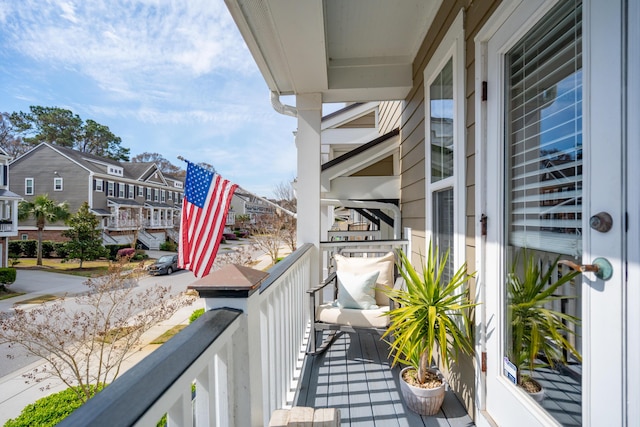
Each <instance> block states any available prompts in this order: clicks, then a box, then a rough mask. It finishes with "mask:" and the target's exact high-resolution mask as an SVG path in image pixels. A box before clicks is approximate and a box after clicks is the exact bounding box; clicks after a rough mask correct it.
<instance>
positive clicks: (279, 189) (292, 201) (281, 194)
mask: <svg viewBox="0 0 640 427" xmlns="http://www.w3.org/2000/svg"><path fill="white" fill-rule="evenodd" d="M273 194H274V195H275V196H276V199H277V200H278V201H277V203H278V205H280V206H282V207H283V208H284V209H286V210H287V211H289V212H297V208H298V205H297V199H296V193H295V190H294V188H293V181H290V182H282V183H280V184H278V185H277V186H276V188H275V190H274V191H273ZM282 214H283V215H284V217H283V218H282V227H283V230H282V239H283V240H284V241H285V243H286V244H287V245H288V246H289V248H291V251H292V252H293V251H295V250H296V246H297V243H298V236H297V228H298V220H297V219H296V217H295V216H292V215H290V214H288V213H286V212H283V213H282Z"/></svg>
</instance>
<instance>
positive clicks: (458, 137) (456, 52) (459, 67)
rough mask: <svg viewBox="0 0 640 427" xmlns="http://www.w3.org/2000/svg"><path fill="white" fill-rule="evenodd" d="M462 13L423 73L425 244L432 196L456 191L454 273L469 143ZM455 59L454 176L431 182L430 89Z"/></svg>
mask: <svg viewBox="0 0 640 427" xmlns="http://www.w3.org/2000/svg"><path fill="white" fill-rule="evenodd" d="M463 16H464V15H463V12H462V11H461V12H460V13H458V16H457V17H456V19H455V20H454V21H453V23H452V25H451V27H449V30H448V31H447V34H446V35H445V36H444V38H443V39H442V42H441V43H440V45H439V46H438V48H437V49H436V51H435V53H434V55H433V56H432V57H431V60H430V61H429V64H427V66H426V68H425V70H424V99H425V102H424V105H425V107H424V109H425V183H426V184H425V185H426V188H425V203H426V206H425V220H426V227H425V230H426V241H427V243H428V242H429V241H431V240H432V239H433V229H432V224H433V213H432V203H433V194H434V193H435V192H437V191H439V190H443V189H447V188H453V197H454V206H453V211H454V214H455V218H454V221H453V230H454V231H453V233H454V248H453V250H452V251H451V253H452V254H453V259H454V263H455V265H454V271H455V269H457V268H458V267H459V266H460V265H462V264H463V263H464V262H465V257H466V254H465V252H466V251H465V245H466V237H465V228H466V214H467V213H466V209H465V206H466V203H465V197H466V180H465V176H466V174H465V170H466V167H465V163H466V144H465V137H464V136H465V124H466V123H465V114H464V112H465V110H464V106H465V94H464V88H465V85H464V84H465V72H464V71H465V62H464V46H465V43H464V27H463ZM450 59H453V61H452V65H453V100H454V101H453V102H454V128H453V141H454V149H453V176H451V177H448V178H445V179H441V180H440V181H437V182H433V183H432V182H431V146H430V144H429V141H428V135H430V126H431V119H430V114H431V111H430V108H429V107H430V106H429V86H430V85H431V83H432V82H433V80H434V79H435V78H436V77H437V76H438V75H439V74H440V72H441V71H442V69H443V68H444V66H445V65H446V64H447V62H448V61H449V60H450Z"/></svg>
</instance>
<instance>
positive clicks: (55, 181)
mask: <svg viewBox="0 0 640 427" xmlns="http://www.w3.org/2000/svg"><path fill="white" fill-rule="evenodd" d="M58 181H60V188H59V189H58V188H56V187H57V184H56V183H57V182H58ZM63 190H64V184H63V180H62V177H59V176H56V177H55V178H53V191H63Z"/></svg>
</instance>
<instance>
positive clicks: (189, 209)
mask: <svg viewBox="0 0 640 427" xmlns="http://www.w3.org/2000/svg"><path fill="white" fill-rule="evenodd" d="M187 165H188V166H187V179H186V183H185V188H184V200H183V201H182V218H181V219H180V245H179V249H178V264H179V266H180V267H182V268H186V269H189V270H191V271H193V273H194V274H195V275H196V277H203V276H206V275H207V274H209V271H211V267H212V266H213V261H214V260H215V259H216V254H217V253H218V247H219V246H220V237H221V236H222V232H223V231H224V226H225V223H226V220H227V212H228V211H229V204H230V203H231V198H232V197H233V192H234V191H235V190H236V188H237V187H238V186H237V185H236V184H232V183H231V182H229V181H227V180H226V179H223V178H222V177H221V176H220V175H218V174H217V173H214V172H211V171H209V170H207V169H204V168H202V167H200V166H198V165H196V164H194V163H191V162H187Z"/></svg>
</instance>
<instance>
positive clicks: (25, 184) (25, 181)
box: [24, 178, 36, 196]
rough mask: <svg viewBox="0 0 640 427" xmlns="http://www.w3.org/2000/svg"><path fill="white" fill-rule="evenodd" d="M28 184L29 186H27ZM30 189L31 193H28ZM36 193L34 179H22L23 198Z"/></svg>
mask: <svg viewBox="0 0 640 427" xmlns="http://www.w3.org/2000/svg"><path fill="white" fill-rule="evenodd" d="M29 182H30V183H31V185H30V186H29ZM29 188H31V191H29ZM35 193H36V180H35V178H25V179H24V195H25V196H33V195H34V194H35Z"/></svg>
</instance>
